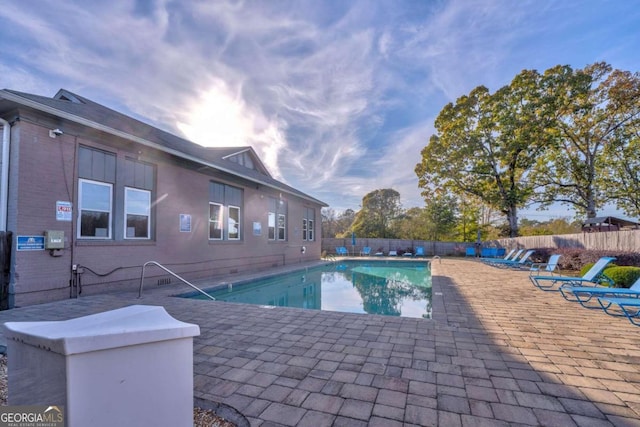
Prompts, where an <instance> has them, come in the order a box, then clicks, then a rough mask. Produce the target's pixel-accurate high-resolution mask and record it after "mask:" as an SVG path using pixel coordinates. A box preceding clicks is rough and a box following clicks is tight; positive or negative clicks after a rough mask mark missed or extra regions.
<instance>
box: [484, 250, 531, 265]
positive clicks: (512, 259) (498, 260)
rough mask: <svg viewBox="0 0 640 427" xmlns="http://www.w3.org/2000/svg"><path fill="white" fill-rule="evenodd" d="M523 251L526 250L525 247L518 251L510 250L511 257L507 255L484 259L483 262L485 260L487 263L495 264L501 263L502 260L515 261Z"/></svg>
mask: <svg viewBox="0 0 640 427" xmlns="http://www.w3.org/2000/svg"><path fill="white" fill-rule="evenodd" d="M522 252H524V249H518V251H517V252H513V251H511V252H509V253H510V254H511V258H509V256H508V255H507V256H506V257H504V258H501V259H482V260H481V261H482V262H485V263H487V264H495V263H501V262H505V261H509V262H510V261H515V260H516V259H518V257H519V256H520V255H521V254H522Z"/></svg>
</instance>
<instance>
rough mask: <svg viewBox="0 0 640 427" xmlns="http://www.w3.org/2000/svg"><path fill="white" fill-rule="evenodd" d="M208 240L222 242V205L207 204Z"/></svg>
mask: <svg viewBox="0 0 640 427" xmlns="http://www.w3.org/2000/svg"><path fill="white" fill-rule="evenodd" d="M209 239H211V240H222V205H219V204H218V203H209Z"/></svg>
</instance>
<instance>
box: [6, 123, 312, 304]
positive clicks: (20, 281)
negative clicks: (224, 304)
mask: <svg viewBox="0 0 640 427" xmlns="http://www.w3.org/2000/svg"><path fill="white" fill-rule="evenodd" d="M21 118H24V119H21V120H20V121H18V122H16V123H15V124H14V126H13V128H12V134H13V139H12V159H11V160H12V163H11V168H12V169H11V179H10V193H9V194H10V199H11V201H10V204H9V221H8V225H9V227H8V229H9V230H11V231H13V232H14V242H15V241H16V240H17V236H42V235H43V234H44V231H45V230H59V231H63V232H64V236H65V249H63V250H61V251H56V252H53V253H50V251H48V250H30V251H27V250H16V244H15V243H14V248H13V253H12V255H13V256H12V259H13V268H12V274H11V285H10V294H11V297H10V304H11V305H12V306H22V305H29V304H35V303H41V302H45V301H51V300H59V299H64V298H69V297H70V296H71V295H72V294H73V293H74V292H72V291H74V290H75V289H76V288H75V287H74V288H71V284H72V283H73V284H74V286H75V285H76V284H80V285H81V292H82V295H87V294H92V293H98V292H104V291H110V290H135V289H137V287H138V286H139V281H140V274H141V266H142V264H144V263H145V262H147V261H151V260H153V261H157V262H159V263H161V264H163V265H165V266H166V267H167V268H169V269H171V270H172V271H174V272H176V273H177V274H180V275H182V276H183V277H184V278H186V279H187V280H198V279H206V278H212V277H219V276H221V275H226V274H233V273H237V272H244V271H249V270H251V271H256V270H260V269H266V268H270V267H273V266H277V265H283V264H292V263H299V262H303V261H311V260H316V259H319V258H320V252H321V249H320V246H321V239H320V236H321V233H320V223H321V221H320V209H321V206H320V205H318V204H314V203H312V202H310V201H307V200H306V199H302V198H299V197H297V196H292V195H289V194H281V193H280V192H279V191H278V190H276V189H272V188H269V187H265V186H263V185H259V184H257V183H255V182H250V181H247V180H243V179H240V178H238V177H235V176H232V175H229V174H225V173H222V172H220V171H217V170H213V169H211V168H206V167H203V166H202V165H199V164H195V163H191V162H189V161H186V160H184V159H178V158H176V157H173V156H171V155H169V154H167V153H163V152H160V151H157V150H154V149H151V148H148V147H144V146H141V145H137V144H135V143H132V142H130V141H127V140H124V139H120V138H117V137H115V136H113V135H109V134H105V133H101V132H98V131H95V130H93V129H90V128H85V127H82V126H80V125H77V124H74V123H64V122H61V121H59V120H55V119H53V118H52V117H48V116H46V115H44V114H40V113H34V112H30V111H26V112H23V113H21ZM52 128H63V129H64V135H61V136H58V137H56V138H51V137H50V136H49V129H52ZM80 145H82V146H86V147H93V148H98V149H101V150H104V151H108V152H110V153H113V154H115V155H116V156H117V168H118V167H120V164H121V161H122V160H124V158H125V157H135V158H137V159H138V160H140V161H144V162H147V163H150V164H153V165H155V167H156V179H155V190H154V192H153V193H152V206H153V207H152V213H151V216H152V231H151V239H149V240H115V239H111V240H90V241H89V240H86V239H84V240H83V239H78V238H77V236H76V227H77V219H78V209H77V207H78V158H77V153H78V147H79V146H80ZM211 181H215V182H220V183H225V184H228V185H232V186H235V187H238V188H242V190H243V209H242V217H241V230H242V231H241V233H242V238H241V240H239V241H212V240H209V238H208V231H209V222H208V215H209V183H210V182H211ZM117 191H119V189H118V187H117V186H116V187H114V192H117ZM269 197H275V198H278V199H279V198H280V197H283V198H284V199H285V200H286V202H287V206H288V209H287V229H286V232H287V240H286V241H282V242H279V241H270V240H268V237H267V236H268V224H267V209H268V199H269ZM58 201H63V202H71V203H72V206H73V215H72V218H73V220H72V221H70V222H68V221H59V220H57V219H56V202H58ZM305 208H313V209H315V218H316V220H315V224H314V228H315V233H314V235H315V239H314V241H311V242H308V241H304V240H303V236H302V230H301V229H302V218H303V212H304V209H305ZM180 214H187V215H191V231H190V232H184V231H181V230H180V221H179V219H180ZM118 215H120V216H122V215H123V209H122V196H117V197H114V209H113V217H114V218H113V219H112V223H113V224H118V223H119V224H120V225H122V219H120V221H115V217H116V216H118ZM254 222H257V223H260V224H261V235H254V232H253V224H254ZM114 234H115V233H114ZM302 246H305V248H306V251H305V253H302V251H301V247H302ZM52 254H53V255H55V256H53V255H52ZM74 265H75V266H77V267H78V270H76V271H77V272H78V274H77V275H76V273H74V272H73V270H72V266H74ZM146 276H147V277H149V279H148V280H146V281H145V286H153V285H158V283H159V281H160V282H162V281H164V280H166V278H167V277H169V276H167V275H166V274H164V273H163V272H162V271H160V270H159V269H157V268H154V267H149V269H148V271H147V273H146ZM175 283H176V280H175V279H172V286H175V287H176V292H179V291H181V290H182V289H183V288H182V285H176V284H175ZM185 290H186V289H185Z"/></svg>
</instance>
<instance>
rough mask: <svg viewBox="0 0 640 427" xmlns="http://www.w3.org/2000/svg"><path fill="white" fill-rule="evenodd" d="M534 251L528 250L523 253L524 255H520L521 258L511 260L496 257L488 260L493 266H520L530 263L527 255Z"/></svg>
mask: <svg viewBox="0 0 640 427" xmlns="http://www.w3.org/2000/svg"><path fill="white" fill-rule="evenodd" d="M534 252H535V251H534V250H528V251H527V252H525V253H524V255H522V258H520V259H516V258H514V259H511V260H505V259H497V260H494V261H489V264H490V265H492V266H494V267H502V268H508V267H513V268H522V267H524V266H526V265H529V264H531V262H530V261H529V257H530V256H531V254H533V253H534Z"/></svg>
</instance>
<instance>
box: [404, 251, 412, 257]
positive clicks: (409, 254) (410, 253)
mask: <svg viewBox="0 0 640 427" xmlns="http://www.w3.org/2000/svg"><path fill="white" fill-rule="evenodd" d="M402 256H413V252H411V251H406V252H405V253H403V254H402Z"/></svg>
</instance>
